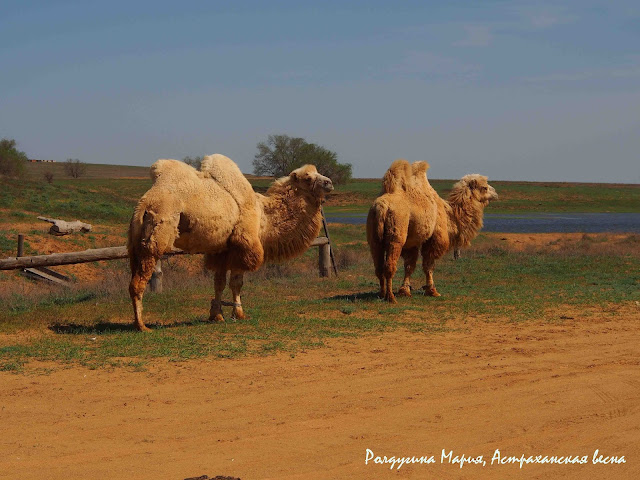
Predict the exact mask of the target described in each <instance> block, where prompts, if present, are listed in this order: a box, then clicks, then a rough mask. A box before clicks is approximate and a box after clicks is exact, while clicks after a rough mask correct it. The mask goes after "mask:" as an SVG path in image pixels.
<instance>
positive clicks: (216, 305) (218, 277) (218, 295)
mask: <svg viewBox="0 0 640 480" xmlns="http://www.w3.org/2000/svg"><path fill="white" fill-rule="evenodd" d="M226 285H227V271H226V270H224V269H219V270H216V271H215V274H214V276H213V288H214V290H215V297H214V298H213V300H211V310H210V312H209V321H212V322H224V316H223V315H222V292H223V291H224V287H225V286H226Z"/></svg>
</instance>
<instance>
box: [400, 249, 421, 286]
mask: <svg viewBox="0 0 640 480" xmlns="http://www.w3.org/2000/svg"><path fill="white" fill-rule="evenodd" d="M402 258H404V280H403V281H402V286H401V287H400V290H398V296H399V297H410V296H411V275H413V272H414V271H415V269H416V264H417V263H418V248H417V247H416V248H410V249H407V250H403V251H402Z"/></svg>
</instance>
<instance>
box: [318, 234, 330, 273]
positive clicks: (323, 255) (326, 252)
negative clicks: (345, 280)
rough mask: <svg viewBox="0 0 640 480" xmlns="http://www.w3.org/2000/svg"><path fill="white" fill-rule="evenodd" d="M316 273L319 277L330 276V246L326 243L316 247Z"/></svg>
mask: <svg viewBox="0 0 640 480" xmlns="http://www.w3.org/2000/svg"><path fill="white" fill-rule="evenodd" d="M318 271H319V272H320V276H321V277H328V276H329V275H331V245H330V244H329V243H328V242H327V243H325V244H323V245H320V246H318Z"/></svg>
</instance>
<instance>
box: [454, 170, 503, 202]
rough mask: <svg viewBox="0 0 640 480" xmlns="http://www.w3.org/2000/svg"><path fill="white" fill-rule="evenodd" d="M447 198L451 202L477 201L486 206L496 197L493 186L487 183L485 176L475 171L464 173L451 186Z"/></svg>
mask: <svg viewBox="0 0 640 480" xmlns="http://www.w3.org/2000/svg"><path fill="white" fill-rule="evenodd" d="M449 199H450V200H451V201H453V202H469V201H472V202H477V203H479V204H481V205H482V206H484V207H486V206H487V205H489V202H490V201H492V200H497V199H498V193H497V192H496V190H495V188H493V187H492V186H491V185H489V182H488V179H487V177H485V176H484V175H478V174H477V173H474V174H471V175H465V176H464V177H462V178H461V179H460V181H459V182H458V183H456V184H455V185H454V186H453V189H452V190H451V194H450V195H449Z"/></svg>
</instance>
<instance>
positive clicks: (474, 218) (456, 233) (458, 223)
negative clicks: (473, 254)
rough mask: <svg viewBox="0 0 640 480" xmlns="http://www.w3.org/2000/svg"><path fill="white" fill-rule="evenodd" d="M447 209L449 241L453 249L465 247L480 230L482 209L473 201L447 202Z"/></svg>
mask: <svg viewBox="0 0 640 480" xmlns="http://www.w3.org/2000/svg"><path fill="white" fill-rule="evenodd" d="M447 203H448V204H449V207H450V208H449V209H448V210H447V213H448V214H449V241H450V243H451V245H452V246H454V247H466V246H468V245H469V244H470V243H471V241H472V240H473V239H474V238H475V237H476V236H477V235H478V232H479V231H480V229H482V225H483V222H482V215H483V210H484V209H483V207H482V205H481V204H480V203H478V202H475V201H462V202H461V201H452V200H449V201H448V202H447Z"/></svg>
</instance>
